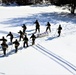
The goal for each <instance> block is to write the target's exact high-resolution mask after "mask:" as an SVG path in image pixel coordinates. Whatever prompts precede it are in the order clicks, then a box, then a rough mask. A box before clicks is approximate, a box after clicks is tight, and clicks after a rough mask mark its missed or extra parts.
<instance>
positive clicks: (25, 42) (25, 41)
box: [0, 20, 62, 56]
mask: <svg viewBox="0 0 76 75" xmlns="http://www.w3.org/2000/svg"><path fill="white" fill-rule="evenodd" d="M34 23H35V24H36V26H35V27H36V28H35V33H36V32H37V31H38V32H39V33H40V25H39V22H38V20H36V21H35V22H34ZM22 29H23V30H22V31H21V30H20V31H19V32H18V34H19V40H17V39H15V41H13V38H14V36H13V34H12V32H9V33H8V34H7V36H6V37H8V36H10V43H11V44H14V45H15V53H17V51H18V47H19V45H20V43H19V41H21V39H22V40H23V47H25V45H26V47H28V41H29V39H28V37H27V34H26V29H27V27H26V25H25V24H23V25H22ZM48 30H49V31H50V32H51V25H50V23H49V22H47V27H46V32H47V31H48ZM61 30H62V27H61V25H59V27H58V37H59V36H60V33H61ZM35 33H33V34H32V35H31V37H30V39H32V45H34V44H35V39H36V36H35ZM0 41H2V43H1V47H2V50H3V54H4V56H5V55H6V50H7V48H8V44H7V43H6V42H7V39H6V38H5V37H4V36H3V37H2V39H0Z"/></svg>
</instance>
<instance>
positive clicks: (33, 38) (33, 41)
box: [30, 34, 36, 45]
mask: <svg viewBox="0 0 76 75" xmlns="http://www.w3.org/2000/svg"><path fill="white" fill-rule="evenodd" d="M31 38H32V45H34V44H35V39H36V36H35V35H34V34H32V36H31V37H30V39H31Z"/></svg>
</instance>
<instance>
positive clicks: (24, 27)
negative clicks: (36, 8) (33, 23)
mask: <svg viewBox="0 0 76 75" xmlns="http://www.w3.org/2000/svg"><path fill="white" fill-rule="evenodd" d="M22 28H23V33H25V31H26V29H27V27H26V25H25V24H23V26H22Z"/></svg>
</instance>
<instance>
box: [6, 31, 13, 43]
mask: <svg viewBox="0 0 76 75" xmlns="http://www.w3.org/2000/svg"><path fill="white" fill-rule="evenodd" d="M8 36H10V42H11V43H12V40H13V34H12V33H11V32H9V33H8V34H7V36H6V37H8Z"/></svg>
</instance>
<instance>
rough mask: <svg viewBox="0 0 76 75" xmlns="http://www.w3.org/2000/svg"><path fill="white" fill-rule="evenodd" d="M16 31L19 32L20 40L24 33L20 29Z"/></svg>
mask: <svg viewBox="0 0 76 75" xmlns="http://www.w3.org/2000/svg"><path fill="white" fill-rule="evenodd" d="M18 33H19V34H20V37H19V41H21V38H22V39H23V36H24V33H23V32H22V31H21V30H20V31H19V32H18Z"/></svg>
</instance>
